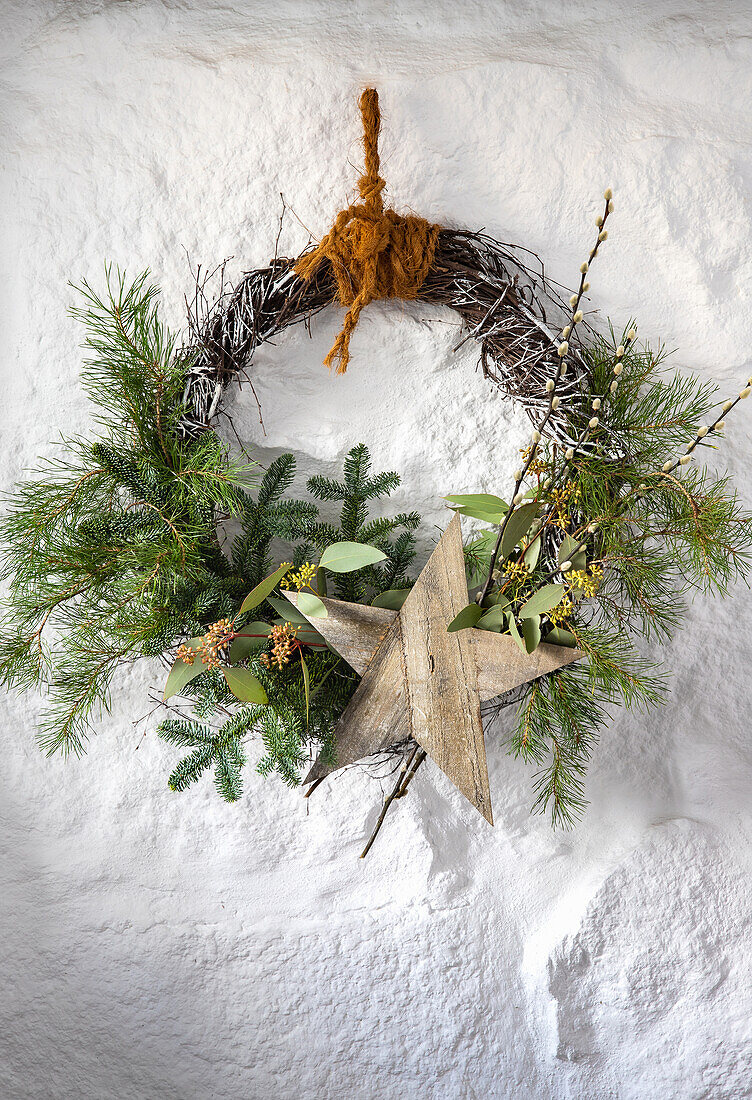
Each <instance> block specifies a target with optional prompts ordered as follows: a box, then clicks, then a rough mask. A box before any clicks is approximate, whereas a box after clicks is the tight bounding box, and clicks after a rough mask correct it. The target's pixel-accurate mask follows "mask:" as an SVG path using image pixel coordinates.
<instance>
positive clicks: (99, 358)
mask: <svg viewBox="0 0 752 1100" xmlns="http://www.w3.org/2000/svg"><path fill="white" fill-rule="evenodd" d="M106 276H107V277H106V285H107V292H106V295H105V296H104V298H99V297H98V296H97V295H96V294H95V293H94V292H93V291H92V290H91V288H90V287H89V286H88V285H87V284H84V286H83V288H82V291H81V292H82V294H83V298H84V306H83V307H82V308H80V309H77V310H76V311H74V312H75V314H76V316H77V317H79V319H81V320H82V321H84V323H85V324H86V327H87V338H86V344H85V346H86V348H87V349H88V351H89V358H88V360H87V364H86V367H85V372H84V383H85V386H86V388H87V390H88V392H89V396H90V397H91V399H92V401H93V402H94V403H95V404H96V405H97V406H98V408H99V413H98V415H97V418H96V419H97V424H98V428H99V432H98V435H97V436H96V437H95V438H93V439H90V440H84V439H70V440H63V441H62V442H61V444H60V445H59V446H58V453H57V454H55V455H54V456H53V457H52V458H50V459H48V460H47V461H45V462H43V463H42V464H41V467H40V469H39V471H38V473H37V475H36V477H34V478H33V479H32V480H30V481H27V482H26V483H24V484H23V485H21V486H20V487H19V489H18V490H17V492H16V494H15V496H14V497H13V498H11V499H10V500H9V501H8V509H7V513H6V516H5V518H4V519H3V521H2V526H1V527H0V540H1V541H2V551H3V556H2V575H3V576H4V577H6V578H8V580H9V582H10V584H9V600H8V604H7V606H6V609H5V612H4V637H3V638H2V642H1V643H0V644H2V654H3V656H2V659H1V660H0V680H1V681H2V682H3V683H4V684H5V685H6V686H8V687H17V688H25V687H29V686H32V685H34V684H41V683H45V684H46V685H47V687H48V699H49V709H48V712H47V715H46V718H45V720H44V723H43V725H42V729H41V734H40V741H41V744H42V746H43V747H44V748H45V749H47V750H48V751H55V750H57V749H61V750H62V751H63V752H65V753H68V752H75V753H79V752H81V751H82V749H83V746H84V742H85V739H86V736H87V732H88V726H89V717H90V715H91V713H92V711H94V710H95V709H96V708H97V707H98V706H100V705H105V706H106V705H107V704H108V700H109V688H110V683H111V679H112V676H113V674H114V672H115V671H116V669H117V668H118V667H120V666H121V665H123V664H124V663H125V662H127V661H130V660H134V659H136V658H137V657H139V656H141V655H143V654H154V653H161V652H162V651H163V650H164V649H165V648H166V647H167V646H169V645H170V644H171V643H172V641H173V639H174V638H175V637H177V636H179V635H180V634H182V633H189V634H193V633H196V632H197V631H198V630H199V629H200V628H201V626H202V623H203V622H205V621H206V620H210V619H211V617H212V616H214V617H215V618H216V617H219V615H221V614H222V613H226V612H228V611H230V610H231V609H232V608H233V607H234V605H235V601H236V599H237V596H238V595H240V593H241V592H242V587H243V586H242V585H241V586H240V587H239V586H238V582H237V579H236V578H233V576H232V575H231V573H230V570H229V568H228V567H227V565H226V563H225V561H224V559H223V557H222V554H221V551H220V548H219V544H218V542H217V536H216V516H217V513H225V514H231V515H232V514H234V515H237V514H238V512H239V511H240V508H241V505H242V499H243V494H242V493H241V490H240V488H239V486H241V485H243V484H247V483H249V482H250V480H251V479H252V478H253V477H254V476H255V471H254V468H253V467H252V466H251V465H247V464H243V465H238V464H236V463H233V462H232V461H231V460H230V458H229V456H228V454H227V453H226V450H225V449H224V448H223V446H222V445H221V443H220V441H219V440H218V439H217V437H216V436H214V435H213V434H212V433H211V432H207V433H205V434H204V435H203V436H202V437H201V438H200V439H198V440H197V441H195V442H193V441H188V440H184V439H182V438H181V437H180V435H179V433H177V432H176V430H175V428H176V425H177V421H178V419H179V416H180V413H181V411H182V397H181V395H182V379H183V375H184V370H185V363H184V362H182V363H181V362H180V360H179V357H177V356H176V355H175V354H174V340H173V339H172V337H170V336H169V334H168V333H167V332H166V330H165V329H164V328H163V327H162V325H161V324H160V322H159V320H158V318H157V314H156V305H155V298H156V293H157V292H156V289H155V288H154V287H153V286H150V285H147V281H146V279H147V276H146V275H143V276H141V277H140V278H138V279H137V280H136V281H135V282H134V283H132V284H130V285H129V284H127V283H126V281H125V278H124V276H123V275H122V274H120V273H117V274H114V273H113V272H112V270H111V269H109V268H108V269H107V272H106ZM50 638H52V641H50V640H49V639H50Z"/></svg>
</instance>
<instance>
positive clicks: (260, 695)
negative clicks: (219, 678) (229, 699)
mask: <svg viewBox="0 0 752 1100" xmlns="http://www.w3.org/2000/svg"><path fill="white" fill-rule="evenodd" d="M222 675H223V676H224V678H225V680H227V686H228V688H229V689H230V691H231V692H232V694H233V695H234V696H235V698H236V699H240V701H241V702H243V703H268V702H269V699H268V697H267V694H266V692H265V691H264V687H263V684H261V683H260V682H259V681H258V680H257V679H256V677H255V676H254V675H253V673H252V672H249V671H248V669H247V668H223V669H222Z"/></svg>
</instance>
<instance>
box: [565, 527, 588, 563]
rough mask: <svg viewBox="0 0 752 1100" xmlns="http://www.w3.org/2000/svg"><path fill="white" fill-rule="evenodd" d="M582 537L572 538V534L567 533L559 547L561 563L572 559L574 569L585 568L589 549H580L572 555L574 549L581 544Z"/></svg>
mask: <svg viewBox="0 0 752 1100" xmlns="http://www.w3.org/2000/svg"><path fill="white" fill-rule="evenodd" d="M581 542H582V539H575V538H572V536H571V535H565V536H564V539H563V541H562V544H561V547H560V548H559V557H558V562H559V565H561V563H562V562H563V561H571V563H572V568H573V569H584V568H585V567H586V565H587V551H585V550H580V551H578V553H576V554H575V555H574V557H572V553H573V551H574V550H575V549H576V548H577V547H578V546H579V545H580V543H581Z"/></svg>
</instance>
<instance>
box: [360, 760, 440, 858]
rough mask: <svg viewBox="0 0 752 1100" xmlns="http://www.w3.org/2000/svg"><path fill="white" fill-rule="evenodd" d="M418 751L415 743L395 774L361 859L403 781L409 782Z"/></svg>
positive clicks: (398, 793) (377, 832) (366, 852)
mask: <svg viewBox="0 0 752 1100" xmlns="http://www.w3.org/2000/svg"><path fill="white" fill-rule="evenodd" d="M418 751H419V750H418V746H417V745H416V746H415V748H414V749H413V751H412V752H411V753H410V755H409V756H408V757H407V759H406V760H405V763H404V764H403V765H402V767H401V768H400V771H399V775H398V776H397V782H396V783H395V784H394V787H393V788H392V790H391V792H390V794H388V795H387V797H386V798H385V800H384V805H383V806H382V808H381V813H380V814H379V819H378V821H377V822H376V825H375V827H374V830H373V832H372V833H371V836H370V838H369V840H368V843H367V844H366V846H365V848H364V849H363V851H362V852H361V853H360V858H361V859H365V858H366V856H367V855H368V853H369V851H370V850H371V845H372V844H373V842H374V840H375V839H376V837H377V836H378V835H379V830H380V828H381V826H382V825H383V824H384V818H385V817H386V815H387V814H388V813H389V807H390V806H391V804H392V802H394V800H395V798H401V797H402V795H401V788H402V784H403V782H405V783H406V784H407V783H409V782H410V773H409V769H410V765H411V764H412V762H413V760H414V759H415V757H416V756H417V755H418ZM421 751H422V750H421ZM423 756H424V757H425V753H423ZM413 774H414V773H413Z"/></svg>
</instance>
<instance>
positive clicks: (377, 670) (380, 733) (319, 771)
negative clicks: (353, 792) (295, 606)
mask: <svg viewBox="0 0 752 1100" xmlns="http://www.w3.org/2000/svg"><path fill="white" fill-rule="evenodd" d="M393 614H394V613H393ZM320 622H322V620H321V619H316V623H317V624H318V623H320ZM346 659H347V660H348V661H349V657H348V658H346ZM410 734H411V725H410V712H409V709H408V698H407V678H406V676H405V666H404V656H403V649H402V628H401V625H400V620H399V617H398V616H396V615H395V621H394V622H393V623H392V625H391V626H390V627H389V628H388V630H387V633H386V636H385V637H384V639H383V641H382V642H381V644H380V645H379V647H378V649H377V650H376V655H375V656H374V658H373V660H372V661H371V663H370V665H369V666H368V669H367V674H366V675H365V676H364V677H363V679H362V680H361V681H360V683H359V684H358V686H357V688H356V689H355V694H354V695H353V697H352V699H351V700H350V702H349V703H348V704H347V707H346V708H345V710H344V711H343V713H342V714H341V715H340V718H339V721H338V722H337V725H336V726H335V728H334V761H333V762H332V763H331V764H330V763H327V762H326V761H325V760H324V759H323V756H322V754H319V756H318V757H317V759H316V760H315V762H314V764H313V767H312V768H311V770H310V771H309V773H308V775H307V776H306V778H305V782H306V783H313V782H314V781H315V780H316V779H320V778H321V777H322V776H324V775H328V774H329V772H332V771H336V770H337V769H339V768H344V767H345V765H346V764H354V763H355V761H356V760H362V759H363V758H364V757H366V756H372V755H373V754H374V753H376V752H381V751H382V750H383V749H388V748H389V747H390V746H391V745H397V744H399V743H400V742H401V741H406V740H407V739H408V738H409V737H410Z"/></svg>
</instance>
